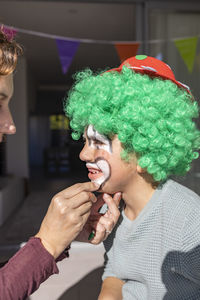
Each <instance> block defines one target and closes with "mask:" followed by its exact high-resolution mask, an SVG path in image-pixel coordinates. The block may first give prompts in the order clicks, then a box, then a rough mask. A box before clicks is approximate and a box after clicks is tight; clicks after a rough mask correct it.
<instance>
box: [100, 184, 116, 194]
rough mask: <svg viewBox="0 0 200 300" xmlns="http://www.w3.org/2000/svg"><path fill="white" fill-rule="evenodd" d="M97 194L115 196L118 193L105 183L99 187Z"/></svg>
mask: <svg viewBox="0 0 200 300" xmlns="http://www.w3.org/2000/svg"><path fill="white" fill-rule="evenodd" d="M97 192H98V193H106V194H110V195H112V194H115V193H117V192H118V190H116V189H115V188H113V187H111V186H110V185H109V184H107V183H105V184H104V185H101V186H100V188H99V189H98V191H97Z"/></svg>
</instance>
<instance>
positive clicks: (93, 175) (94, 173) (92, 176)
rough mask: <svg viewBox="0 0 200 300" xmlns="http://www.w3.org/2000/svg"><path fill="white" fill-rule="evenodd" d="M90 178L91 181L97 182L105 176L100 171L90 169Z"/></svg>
mask: <svg viewBox="0 0 200 300" xmlns="http://www.w3.org/2000/svg"><path fill="white" fill-rule="evenodd" d="M88 172H89V173H88V177H89V179H90V180H92V181H93V180H95V179H97V178H99V177H101V176H102V175H103V172H102V171H101V170H100V169H96V168H88Z"/></svg>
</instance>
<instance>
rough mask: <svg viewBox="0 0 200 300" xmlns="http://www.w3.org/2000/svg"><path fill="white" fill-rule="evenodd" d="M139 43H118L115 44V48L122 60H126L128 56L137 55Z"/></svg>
mask: <svg viewBox="0 0 200 300" xmlns="http://www.w3.org/2000/svg"><path fill="white" fill-rule="evenodd" d="M139 45H140V44H139V43H134V44H123V43H117V44H115V48H116V50H117V53H118V55H119V58H120V60H121V62H123V61H124V60H126V59H127V58H129V57H131V56H135V55H136V54H137V51H138V48H139Z"/></svg>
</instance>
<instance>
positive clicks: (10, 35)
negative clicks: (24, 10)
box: [1, 26, 17, 41]
mask: <svg viewBox="0 0 200 300" xmlns="http://www.w3.org/2000/svg"><path fill="white" fill-rule="evenodd" d="M1 30H2V31H3V32H4V33H5V35H6V36H7V38H8V39H9V40H10V41H12V40H13V39H14V37H15V35H16V33H17V30H16V29H14V28H12V29H11V28H9V27H7V26H2V27H1Z"/></svg>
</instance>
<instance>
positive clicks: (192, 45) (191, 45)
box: [174, 37, 198, 73]
mask: <svg viewBox="0 0 200 300" xmlns="http://www.w3.org/2000/svg"><path fill="white" fill-rule="evenodd" d="M197 41H198V37H192V38H187V39H181V40H180V39H179V40H176V41H175V42H174V43H175V46H176V48H177V49H178V51H179V53H180V55H181V57H182V59H183V61H184V62H185V64H186V66H187V68H188V71H189V72H190V73H192V70H193V67H194V59H195V55H196V48H197Z"/></svg>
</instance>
